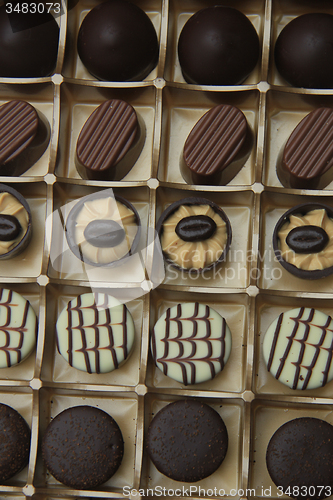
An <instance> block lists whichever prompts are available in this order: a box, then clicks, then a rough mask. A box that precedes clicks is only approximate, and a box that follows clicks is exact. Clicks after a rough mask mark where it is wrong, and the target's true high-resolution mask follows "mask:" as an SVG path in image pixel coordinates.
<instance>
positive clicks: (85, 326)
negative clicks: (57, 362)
mask: <svg viewBox="0 0 333 500" xmlns="http://www.w3.org/2000/svg"><path fill="white" fill-rule="evenodd" d="M56 331H57V347H58V351H59V353H60V354H61V355H62V356H63V358H65V360H66V361H67V362H68V363H69V365H70V366H73V367H74V368H77V369H78V370H82V371H87V372H88V373H107V372H111V371H112V370H115V369H117V368H119V366H120V365H121V364H122V363H123V362H124V361H126V359H127V358H128V356H129V354H130V352H131V350H132V347H133V343H134V335H135V332H134V323H133V319H132V316H131V314H130V312H129V311H128V309H127V307H126V306H125V305H124V304H121V303H120V302H119V301H118V300H117V299H116V298H115V297H112V296H111V295H107V294H105V293H85V294H82V295H79V296H78V297H76V298H75V299H73V300H71V301H69V302H68V304H67V306H66V307H65V308H64V309H63V310H62V311H61V313H60V315H59V318H58V321H57V324H56Z"/></svg>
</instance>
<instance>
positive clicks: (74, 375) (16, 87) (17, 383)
mask: <svg viewBox="0 0 333 500" xmlns="http://www.w3.org/2000/svg"><path fill="white" fill-rule="evenodd" d="M132 1H133V3H136V4H137V5H139V6H140V7H141V8H142V9H143V10H144V11H145V12H146V13H147V14H148V15H149V17H150V18H151V20H152V22H153V24H154V26H155V28H156V31H157V34H158V38H159V47H160V53H159V60H158V65H157V67H156V68H155V69H154V70H153V71H152V73H151V74H150V75H149V76H148V77H147V78H146V79H145V80H144V81H142V82H134V83H133V82H132V83H113V82H103V81H97V80H95V79H93V77H92V76H91V75H89V73H88V72H87V71H86V70H85V68H84V67H83V65H82V63H81V61H80V60H79V58H78V56H77V52H76V43H75V41H76V37H77V33H78V29H79V26H80V23H81V21H82V19H83V17H84V15H85V14H86V13H87V12H88V11H89V10H90V9H91V8H93V7H94V6H95V5H96V4H98V3H99V0H80V1H79V2H74V3H73V6H72V8H70V9H69V10H68V12H67V10H66V5H65V2H64V0H63V4H62V7H63V10H64V14H63V15H62V16H61V17H59V18H57V21H58V22H59V23H60V41H59V50H58V60H57V66H56V69H55V73H54V74H53V75H52V76H51V77H48V78H38V79H37V78H34V79H10V78H3V79H0V104H2V103H5V102H7V101H9V100H12V99H17V98H19V99H23V100H26V101H28V102H30V103H31V104H32V105H33V106H35V107H36V108H37V109H38V110H40V111H42V113H43V114H44V115H45V116H46V118H47V119H48V120H49V123H50V125H51V141H50V144H49V147H48V149H47V151H46V152H45V153H44V155H43V156H42V158H40V160H39V161H38V162H37V163H36V164H35V165H34V166H33V167H32V168H31V169H30V170H28V171H27V172H25V174H23V175H22V176H21V177H3V178H2V179H1V182H3V183H4V184H8V185H10V186H13V187H14V188H15V189H17V190H18V191H19V192H20V193H21V194H22V195H23V196H25V198H26V199H27V201H28V203H29V205H30V207H31V210H32V218H33V238H32V241H31V243H30V245H29V247H28V248H27V249H26V250H25V252H24V253H23V254H21V255H20V256H18V257H15V258H13V259H12V260H10V261H0V274H1V282H2V286H3V287H7V288H11V289H12V290H15V291H17V292H19V293H21V294H22V295H23V296H24V297H25V298H27V299H28V300H29V301H30V302H31V304H32V306H33V308H34V310H35V312H36V314H37V316H38V341H37V347H36V352H35V354H34V355H31V356H30V357H29V358H28V359H27V360H26V361H24V362H23V363H22V364H20V365H18V366H17V367H12V368H10V369H3V370H1V372H0V377H1V378H0V402H2V403H5V404H9V405H10V406H12V407H13V408H15V409H16V410H17V411H19V412H20V413H21V414H22V415H23V416H24V418H25V419H26V420H27V422H28V424H29V426H30V427H31V429H32V435H31V450H30V460H29V465H28V466H27V467H26V468H25V469H24V470H23V471H22V472H20V473H19V474H17V475H16V476H15V477H14V478H12V479H11V480H9V481H7V483H6V484H5V485H2V486H0V498H1V499H2V498H7V499H10V500H23V499H24V498H33V499H34V500H46V499H47V500H55V499H56V498H57V499H58V498H61V499H63V500H65V499H67V500H68V499H73V498H103V499H107V498H108V499H109V498H112V499H116V498H127V497H126V495H124V493H123V487H125V486H127V488H129V489H130V490H133V491H132V496H131V498H139V495H136V494H135V492H136V490H139V489H140V488H141V489H147V488H152V489H154V488H156V487H157V486H159V487H166V488H167V489H176V488H181V487H182V486H183V485H182V483H177V482H175V481H172V480H170V479H168V478H166V477H165V476H163V475H161V474H160V473H159V472H158V471H157V469H156V468H155V467H154V466H153V464H152V463H151V462H150V460H149V458H148V457H147V453H146V452H145V449H144V433H145V430H146V429H147V427H148V425H149V422H150V421H151V419H152V415H153V414H155V413H156V412H157V411H158V410H159V409H160V408H162V407H163V406H164V405H166V404H167V403H169V402H172V401H175V400H178V399H181V398H184V397H193V398H199V399H200V400H202V401H204V402H206V403H208V404H210V405H211V406H212V407H213V408H214V409H216V410H217V411H218V412H219V413H220V414H221V416H222V418H223V419H224V421H225V423H226V426H227V430H228V434H229V449H228V453H227V456H226V459H225V461H224V462H223V464H222V465H221V467H220V468H219V469H218V470H217V471H216V472H215V473H214V474H213V475H212V476H210V477H209V478H207V479H205V480H202V481H200V482H199V483H197V484H196V486H197V487H199V486H200V487H201V488H203V489H206V490H207V489H208V488H215V487H216V488H217V490H219V489H224V490H225V492H226V498H235V499H239V498H267V495H266V496H265V494H264V490H265V489H269V488H271V491H270V495H269V496H270V497H271V498H274V499H277V498H280V497H278V496H277V490H276V488H275V487H274V485H273V483H272V481H271V480H270V477H269V475H268V472H267V470H266V465H265V452H266V448H267V444H268V441H269V439H270V437H271V436H272V434H273V433H274V432H275V430H276V429H277V428H278V427H279V426H280V425H282V424H283V423H284V422H286V421H288V420H290V419H292V418H295V417H298V416H306V415H310V416H318V417H319V418H323V419H325V420H326V421H328V422H330V423H332V424H333V411H332V408H333V406H332V402H333V401H332V383H330V384H328V385H327V386H325V387H324V388H322V389H318V390H308V391H303V392H302V391H293V390H291V389H288V388H287V387H285V386H284V385H282V384H281V383H279V382H277V381H276V380H275V379H274V378H273V377H271V376H269V374H268V373H267V371H266V369H265V366H264V364H263V359H262V352H261V350H262V347H261V346H262V338H263V334H264V333H265V331H266V329H267V327H268V325H269V324H270V323H271V322H272V321H273V320H274V319H275V318H276V317H277V316H278V314H279V313H280V312H283V311H285V310H288V309H291V308H293V307H299V306H301V305H303V306H306V307H316V308H318V309H320V310H322V311H324V312H326V313H327V314H332V298H333V276H331V277H329V278H326V279H324V280H319V281H304V280H300V279H298V278H296V277H294V276H292V275H290V274H288V273H287V271H285V270H284V269H283V268H282V267H281V266H280V264H279V263H278V262H276V260H275V258H274V253H273V250H272V243H271V241H272V233H273V229H274V226H275V223H276V222H277V220H278V219H279V217H280V216H281V215H282V214H283V213H284V211H286V210H287V209H289V208H291V207H293V206H294V205H296V204H298V203H301V202H305V201H322V202H324V203H325V204H327V205H329V206H332V207H333V198H332V194H333V183H331V184H330V185H329V186H327V187H326V188H325V189H323V190H320V191H319V190H318V191H317V190H314V191H309V190H293V189H286V188H284V187H283V186H282V185H281V184H280V182H279V180H278V178H277V175H276V170H275V165H276V160H277V157H278V155H279V152H280V150H281V148H282V147H283V145H284V143H285V141H286V139H287V138H288V137H289V135H290V133H291V131H292V130H293V129H294V128H295V126H296V125H297V123H298V122H299V121H300V120H301V118H303V117H304V116H305V115H306V114H308V113H309V112H310V111H312V110H313V109H316V108H317V107H320V106H332V105H333V92H332V91H330V90H315V91H314V90H311V89H299V88H293V87H291V86H289V85H288V84H287V83H286V82H284V81H283V80H282V79H281V77H280V76H279V74H278V73H277V70H276V68H275V66H274V60H273V57H272V47H274V43H275V40H276V38H277V36H278V34H279V32H280V31H281V29H282V27H283V26H284V25H285V24H287V23H288V22H289V21H290V20H291V19H293V18H294V17H297V16H298V15H300V14H303V13H306V12H327V13H331V14H333V5H332V3H331V2H330V1H326V0H320V1H316V2H315V1H310V0H303V1H299V0H252V1H247V0H218V1H213V0H206V1H205V0H132ZM214 4H221V5H227V6H232V7H235V8H237V9H239V10H240V11H242V12H243V13H244V14H246V15H247V16H248V17H249V19H250V20H251V21H252V23H253V25H254V26H255V28H256V30H257V32H258V35H259V39H260V48H261V55H260V59H259V61H258V64H257V66H256V68H255V69H254V71H253V72H252V73H251V75H250V76H249V77H248V79H247V80H246V81H245V82H244V83H243V84H242V85H238V86H227V87H210V86H199V85H190V84H187V83H186V82H185V80H184V79H183V77H182V74H181V70H180V66H179V62H178V59H177V40H178V37H179V33H180V31H181V29H182V26H183V25H184V23H185V22H186V20H187V19H188V18H189V17H190V16H191V15H192V14H193V13H194V12H196V11H198V10H199V9H200V8H203V7H207V6H212V5H214ZM70 7H71V4H70ZM111 98H121V99H124V100H125V101H127V102H128V103H130V104H131V105H132V106H133V107H134V108H135V109H136V111H137V112H138V113H139V114H140V115H141V117H142V118H143V120H144V122H145V126H146V132H147V135H146V142H145V145H144V148H143V151H142V153H141V155H140V157H139V159H138V160H137V162H136V164H135V166H134V167H133V168H132V170H131V171H130V172H129V174H128V175H127V176H126V177H125V178H124V179H123V180H121V181H117V182H116V181H115V182H106V181H87V180H84V179H81V178H80V176H79V175H78V173H77V172H76V169H75V164H74V156H75V146H76V140H77V137H78V134H79V132H80V130H81V128H82V126H83V124H84V122H85V120H86V119H87V118H88V116H89V115H90V114H91V112H92V111H93V110H94V109H95V108H96V107H97V106H98V105H99V104H101V103H102V102H104V101H105V100H107V99H111ZM217 104H233V105H235V106H237V107H239V108H240V109H241V110H242V111H243V112H244V114H245V116H246V118H247V120H248V123H249V124H250V126H251V128H252V131H253V133H254V145H253V148H252V152H251V155H250V157H249V158H248V160H247V162H246V164H245V165H244V167H243V168H242V169H241V171H240V172H239V174H238V175H237V176H236V177H235V178H234V179H233V180H232V181H231V182H230V184H228V185H227V186H195V185H188V184H186V183H185V181H184V180H183V179H182V176H181V174H180V171H179V160H180V156H181V153H182V148H183V145H184V141H185V139H186V137H187V135H188V133H189V132H190V130H191V128H192V127H193V126H194V124H195V123H196V121H197V120H198V119H199V118H200V117H201V116H202V115H203V114H204V113H205V112H206V111H208V110H209V109H210V108H211V107H213V106H215V105H217ZM106 188H112V189H113V190H114V192H115V193H116V194H120V195H121V196H123V197H124V198H126V199H128V200H129V201H130V202H131V203H133V204H134V206H135V207H136V208H137V210H138V212H139V214H140V217H141V221H142V234H141V240H140V244H139V251H140V252H141V255H142V256H143V260H144V264H145V268H146V270H147V271H146V274H145V273H144V272H142V269H141V268H139V267H136V266H135V265H133V266H132V268H131V273H130V276H131V279H130V280H128V281H125V282H124V279H123V276H122V271H121V270H120V269H121V268H116V269H114V270H112V271H111V270H107V271H105V272H104V271H101V270H100V269H93V270H90V271H91V272H90V273H89V272H88V273H87V272H86V270H84V269H83V268H82V266H81V265H80V264H79V263H78V262H77V259H76V257H75V256H73V255H71V254H70V252H68V251H67V252H66V250H67V249H66V242H65V238H64V232H63V230H62V226H61V224H60V225H59V221H58V218H57V217H58V216H57V214H58V213H59V210H60V209H63V210H65V212H64V213H65V214H66V211H67V210H68V208H69V207H70V206H71V204H72V203H74V202H75V201H76V200H78V199H79V198H80V197H82V196H85V195H86V194H90V193H93V192H96V191H98V190H100V189H106ZM188 196H202V197H206V198H208V199H209V200H212V201H215V202H216V203H217V204H218V205H220V206H221V207H222V208H223V210H224V211H225V212H226V214H227V216H228V217H229V219H230V222H231V225H232V231H233V240H232V245H231V248H230V252H229V254H228V258H227V261H226V262H225V263H224V264H223V265H222V266H220V268H218V272H215V273H214V272H213V271H212V272H211V274H205V275H204V276H201V277H193V276H192V277H191V276H186V275H182V274H181V273H178V272H175V271H174V270H173V271H172V272H171V271H170V270H167V271H166V275H165V278H164V281H163V283H162V284H160V285H159V286H158V287H156V286H155V283H151V282H150V281H149V279H148V281H147V274H148V278H149V271H150V270H151V269H152V266H153V257H154V252H153V251H152V247H151V246H150V245H149V242H150V240H149V238H150V237H149V235H150V234H151V232H150V230H149V228H154V227H155V225H156V221H157V219H158V218H159V216H160V214H161V213H162V212H163V210H164V209H165V208H166V206H167V205H169V204H170V203H172V202H173V201H176V200H180V199H182V198H185V197H188ZM45 221H46V222H45ZM50 249H51V251H50ZM52 252H55V253H56V255H57V256H60V258H59V260H58V261H57V264H56V265H54V259H53V258H52ZM92 288H93V289H102V290H106V291H107V292H108V293H111V294H114V295H115V296H117V297H119V298H121V299H122V300H124V301H126V303H127V306H128V308H129V310H130V312H131V314H132V316H133V319H134V322H135V328H136V340H135V347H134V352H133V353H132V355H131V357H130V358H129V360H128V361H127V362H126V363H125V364H124V365H123V366H122V367H121V368H119V369H118V370H116V371H115V372H112V373H110V374H100V375H94V374H93V375H89V374H86V373H83V372H79V371H77V370H75V369H74V368H71V367H69V366H68V365H67V363H66V362H65V361H64V360H63V358H62V357H61V356H60V355H59V353H58V352H57V351H56V343H55V331H54V325H55V322H56V320H57V317H58V315H59V313H60V311H61V310H62V308H63V307H64V305H65V304H66V303H67V301H68V300H70V299H71V298H73V297H75V296H77V295H78V294H80V293H83V292H86V291H89V290H91V289H92ZM149 290H150V291H149ZM147 292H148V293H147ZM188 301H199V302H203V303H206V304H208V305H210V306H212V307H213V308H214V309H216V310H217V311H218V312H220V313H221V314H222V315H223V316H224V317H225V318H226V321H227V323H228V325H229V327H230V330H231V333H232V343H233V344H232V351H231V355H230V359H229V360H228V363H227V365H226V367H225V369H224V370H223V371H222V373H221V374H219V375H218V376H217V377H216V378H215V379H214V380H213V381H212V382H210V383H203V384H200V385H197V386H187V387H185V386H183V385H181V384H180V383H178V382H175V381H173V380H172V379H170V378H167V377H165V376H164V375H163V374H162V373H161V372H160V371H159V370H158V369H157V368H156V367H155V366H154V364H153V362H152V359H151V355H150V352H149V333H150V331H151V328H152V327H153V325H154V323H155V321H156V320H157V319H158V317H159V316H160V315H161V314H162V313H163V312H164V311H165V309H166V308H167V307H170V306H172V305H175V304H177V303H182V302H188ZM82 404H88V405H94V406H98V407H99V408H101V409H103V410H105V411H106V412H108V413H110V414H111V415H112V416H113V417H114V418H115V420H116V421H117V423H118V424H119V426H120V428H121V431H122V434H123V438H124V441H125V454H124V459H123V462H122V464H121V466H120V468H119V470H118V471H117V472H116V474H115V475H114V476H113V477H112V478H111V479H110V480H109V481H108V482H107V483H105V484H104V485H103V486H101V487H100V488H98V490H96V491H95V490H94V491H83V490H82V491H81V490H77V491H75V490H71V489H69V488H67V487H65V486H63V485H62V484H60V483H59V482H57V481H56V480H55V479H54V478H53V477H52V476H51V475H50V474H48V473H47V470H46V468H45V466H44V464H43V461H42V458H41V450H40V442H41V438H42V436H43V434H44V431H45V429H46V426H47V425H48V423H49V422H50V420H51V419H52V418H53V417H54V416H56V415H57V414H58V413H59V412H60V411H62V410H63V409H65V408H68V407H71V406H75V405H82ZM188 486H189V485H186V484H184V487H188ZM250 489H252V492H251V491H249V490H250ZM127 491H128V490H127ZM234 491H236V492H237V494H236V495H234V494H233V493H231V492H234ZM253 491H255V493H253ZM168 496H169V498H172V497H173V495H172V494H169V495H168ZM174 497H175V498H176V495H175V496H174ZM181 497H182V495H181ZM184 497H186V495H184ZM201 497H203V494H202V493H193V494H192V495H191V498H201ZM177 498H179V496H177ZM211 498H220V496H219V495H218V494H217V495H216V494H215V495H212V496H211ZM283 498H286V497H283Z"/></svg>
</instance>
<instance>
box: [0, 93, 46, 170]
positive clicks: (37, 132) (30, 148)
mask: <svg viewBox="0 0 333 500" xmlns="http://www.w3.org/2000/svg"><path fill="white" fill-rule="evenodd" d="M49 141H50V125H49V123H48V121H47V120H46V118H45V117H44V115H42V113H40V112H37V111H36V109H35V108H34V107H33V106H31V104H29V103H27V102H25V101H20V100H17V101H9V102H6V103H5V104H3V105H2V106H0V175H8V176H19V175H21V174H23V173H24V172H26V171H27V170H28V169H29V168H30V167H32V166H33V165H34V164H35V163H36V161H37V160H39V158H40V157H41V156H42V154H43V153H44V152H45V150H46V148H47V146H48V144H49Z"/></svg>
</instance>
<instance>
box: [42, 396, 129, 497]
mask: <svg viewBox="0 0 333 500" xmlns="http://www.w3.org/2000/svg"><path fill="white" fill-rule="evenodd" d="M42 452H43V459H44V462H45V464H46V467H47V468H48V470H49V471H50V473H51V474H52V475H53V476H54V477H55V478H56V479H57V481H60V482H61V483H63V484H64V485H66V486H68V487H69V488H75V489H82V490H88V489H93V488H96V487H97V486H99V485H101V484H103V483H105V482H106V481H108V480H109V479H110V478H111V477H112V476H113V475H114V474H115V473H116V471H117V470H118V468H119V466H120V464H121V461H122V458H123V454H124V442H123V437H122V434H121V431H120V429H119V427H118V424H117V422H116V421H115V420H114V419H113V418H112V417H111V416H110V415H109V414H108V413H106V412H105V411H103V410H100V409H99V408H95V407H94V406H75V407H73V408H68V409H67V410H64V411H63V412H61V413H59V414H58V415H57V416H56V417H55V418H54V419H53V420H52V421H51V422H50V424H49V425H48V427H47V429H46V431H45V434H44V436H43V443H42Z"/></svg>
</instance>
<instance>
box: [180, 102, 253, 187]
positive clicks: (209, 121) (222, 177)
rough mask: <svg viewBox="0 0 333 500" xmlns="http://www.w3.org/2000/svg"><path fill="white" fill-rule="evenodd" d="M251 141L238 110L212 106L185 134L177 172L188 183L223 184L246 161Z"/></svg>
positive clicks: (223, 106)
mask: <svg viewBox="0 0 333 500" xmlns="http://www.w3.org/2000/svg"><path fill="white" fill-rule="evenodd" d="M251 143H252V140H251V134H250V130H249V127H248V124H247V121H246V118H245V116H244V114H243V113H242V111H241V110H240V109H238V108H236V107H235V106H230V105H226V104H225V105H223V104H221V105H219V106H215V107H214V108H212V109H210V110H209V111H207V113H205V114H204V115H203V116H202V117H201V118H200V120H199V121H198V122H197V123H196V125H195V126H194V127H193V129H192V130H191V132H190V133H189V135H188V137H187V139H186V142H185V145H184V150H183V158H182V161H181V173H182V175H183V177H184V179H185V180H186V182H188V183H189V184H191V183H193V184H210V185H214V184H227V183H228V182H230V181H231V179H233V177H235V175H236V174H237V173H238V172H239V170H240V169H241V168H242V166H243V165H244V163H245V162H246V159H247V157H248V155H249V154H250V150H251Z"/></svg>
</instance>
